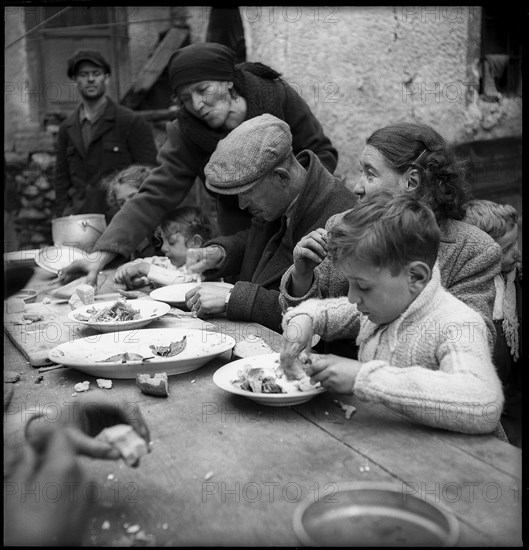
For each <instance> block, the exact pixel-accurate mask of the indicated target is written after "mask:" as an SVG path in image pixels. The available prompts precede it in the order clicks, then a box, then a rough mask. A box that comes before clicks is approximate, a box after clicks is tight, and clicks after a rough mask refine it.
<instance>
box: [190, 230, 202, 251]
mask: <svg viewBox="0 0 529 550" xmlns="http://www.w3.org/2000/svg"><path fill="white" fill-rule="evenodd" d="M203 246H204V238H203V237H202V235H199V234H198V233H195V234H194V235H193V236H192V237H191V239H189V241H188V242H187V248H202V247H203Z"/></svg>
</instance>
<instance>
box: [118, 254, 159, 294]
mask: <svg viewBox="0 0 529 550" xmlns="http://www.w3.org/2000/svg"><path fill="white" fill-rule="evenodd" d="M150 267H151V264H149V263H147V262H142V261H137V260H134V261H133V262H127V263H126V264H123V265H121V266H119V267H118V268H117V270H116V273H115V275H114V282H115V283H120V284H125V285H126V287H127V288H139V287H142V286H145V285H146V284H148V283H149V281H148V279H147V275H148V273H149V269H150Z"/></svg>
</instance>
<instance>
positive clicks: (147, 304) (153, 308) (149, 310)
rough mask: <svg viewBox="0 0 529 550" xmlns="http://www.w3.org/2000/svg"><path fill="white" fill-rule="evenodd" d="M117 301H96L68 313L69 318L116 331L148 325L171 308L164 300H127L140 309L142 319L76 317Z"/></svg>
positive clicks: (104, 329) (94, 327)
mask: <svg viewBox="0 0 529 550" xmlns="http://www.w3.org/2000/svg"><path fill="white" fill-rule="evenodd" d="M116 302H117V299H116V300H110V301H108V302H96V303H94V304H90V305H88V306H82V307H78V308H77V309H74V310H73V311H70V313H68V319H70V320H71V321H75V322H77V323H81V324H82V325H85V326H87V327H90V328H93V329H95V330H97V331H99V332H115V331H118V330H132V329H137V328H142V327H145V326H147V325H148V324H149V323H151V322H152V321H154V320H155V319H158V318H159V317H163V316H164V315H165V314H166V313H167V312H168V311H169V310H170V309H171V306H170V305H169V304H165V303H164V302H157V301H156V300H126V303H127V304H128V305H129V306H130V307H132V308H133V309H138V310H139V311H140V314H141V319H133V320H131V321H121V322H104V321H101V322H97V321H96V322H89V321H81V320H80V319H78V318H77V317H76V315H79V314H81V315H86V316H87V317H88V316H90V313H87V311H88V310H89V309H90V310H91V309H95V310H97V311H99V310H101V309H104V308H105V307H110V306H112V305H113V304H115V303H116Z"/></svg>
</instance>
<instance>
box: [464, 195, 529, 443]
mask: <svg viewBox="0 0 529 550" xmlns="http://www.w3.org/2000/svg"><path fill="white" fill-rule="evenodd" d="M466 210H467V213H466V218H465V219H464V221H466V222H467V223H471V224H473V225H476V226H477V227H479V228H480V229H481V230H482V231H485V233H488V234H489V235H490V236H491V237H492V238H493V239H494V240H495V241H496V242H497V243H498V244H499V245H500V246H501V249H502V262H501V274H500V275H497V276H496V278H495V280H494V283H495V286H496V300H495V302H494V311H493V317H492V318H493V321H494V325H495V327H496V345H495V348H494V355H493V361H494V366H495V367H496V370H497V372H498V376H499V377H500V380H501V382H502V384H503V388H504V392H505V407H504V410H503V415H502V418H501V422H502V425H503V427H504V429H505V432H506V433H507V437H508V438H509V441H510V442H511V443H512V444H513V445H516V446H518V447H521V444H522V431H521V393H522V392H521V389H522V376H521V362H520V361H519V358H520V357H521V346H522V338H521V334H522V329H521V325H522V307H521V306H522V280H521V274H520V270H519V264H518V262H519V250H518V212H517V211H516V209H515V208H514V207H513V206H511V205H509V204H499V203H496V202H492V201H488V200H478V199H475V200H472V201H469V202H468V203H467V205H466Z"/></svg>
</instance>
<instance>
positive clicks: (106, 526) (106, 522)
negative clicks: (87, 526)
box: [101, 520, 110, 531]
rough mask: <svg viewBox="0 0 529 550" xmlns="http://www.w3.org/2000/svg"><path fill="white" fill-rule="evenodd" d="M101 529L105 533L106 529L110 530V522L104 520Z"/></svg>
mask: <svg viewBox="0 0 529 550" xmlns="http://www.w3.org/2000/svg"><path fill="white" fill-rule="evenodd" d="M101 529H104V530H105V531H106V530H107V529H110V521H108V520H105V521H104V522H103V524H102V525H101Z"/></svg>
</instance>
